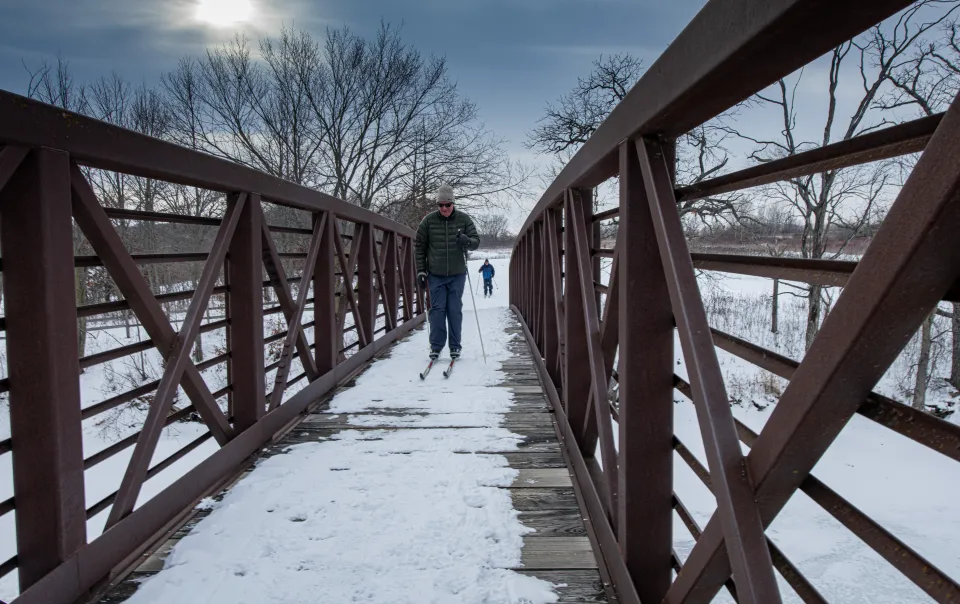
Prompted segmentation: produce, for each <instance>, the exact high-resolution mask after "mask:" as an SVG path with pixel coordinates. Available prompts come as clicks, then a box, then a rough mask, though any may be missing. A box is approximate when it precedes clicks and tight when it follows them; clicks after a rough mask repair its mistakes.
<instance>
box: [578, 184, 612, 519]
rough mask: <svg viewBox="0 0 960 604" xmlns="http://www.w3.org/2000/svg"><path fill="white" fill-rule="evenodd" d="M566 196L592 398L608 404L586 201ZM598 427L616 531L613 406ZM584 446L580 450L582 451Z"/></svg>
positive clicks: (601, 414)
mask: <svg viewBox="0 0 960 604" xmlns="http://www.w3.org/2000/svg"><path fill="white" fill-rule="evenodd" d="M567 195H571V196H573V197H574V208H573V211H572V212H571V213H570V215H571V216H572V218H573V224H572V225H568V228H572V229H573V236H574V241H575V243H576V256H577V257H576V262H577V266H578V267H579V268H580V297H581V300H582V304H583V312H584V318H585V320H584V324H585V326H586V331H587V355H588V358H589V360H590V395H589V396H590V398H592V399H593V400H594V401H604V402H606V400H607V380H606V379H605V375H606V373H605V371H604V357H603V352H602V350H601V343H600V342H601V338H600V325H599V323H600V319H599V316H600V315H599V313H598V312H597V298H596V296H594V288H593V287H592V285H593V271H592V268H593V266H592V263H591V260H590V243H589V242H588V240H587V227H586V224H585V221H584V216H583V212H582V211H581V210H580V208H578V207H577V206H578V205H581V204H582V203H583V201H582V200H581V199H578V194H577V193H576V192H575V191H572V190H571V191H567ZM593 407H594V415H595V422H596V423H595V425H596V426H597V431H598V432H599V435H600V458H601V460H602V461H603V475H604V480H605V481H606V483H607V484H606V487H607V488H606V493H605V499H606V504H607V513H608V515H609V519H610V524H611V526H613V527H616V519H615V515H616V509H617V453H616V449H615V448H614V445H613V424H612V423H611V417H610V406H609V405H604V404H597V405H594V406H593ZM589 416H590V410H589V408H588V409H587V418H586V421H585V422H584V424H587V423H589ZM582 445H583V443H581V449H582V448H583V446H582Z"/></svg>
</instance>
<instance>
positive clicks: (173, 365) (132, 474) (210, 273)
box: [106, 193, 248, 529]
mask: <svg viewBox="0 0 960 604" xmlns="http://www.w3.org/2000/svg"><path fill="white" fill-rule="evenodd" d="M247 198H248V195H247V194H246V193H242V194H240V195H239V196H237V197H236V198H233V199H231V200H230V202H228V204H227V211H226V213H225V214H224V216H223V221H222V222H221V223H220V228H219V230H217V236H216V238H215V239H214V241H213V247H211V248H210V255H209V257H208V258H207V263H206V264H205V265H204V266H203V272H201V274H200V280H199V281H198V283H197V289H196V290H195V291H194V293H193V298H192V299H191V300H190V308H189V309H187V314H186V316H185V317H184V319H183V324H182V325H181V326H180V333H179V334H178V335H177V338H176V339H175V340H174V342H173V346H172V347H171V349H170V354H169V355H168V356H167V362H166V364H165V365H164V368H163V376H162V377H161V378H160V385H158V386H157V392H156V394H155V395H154V398H153V402H152V403H151V404H150V410H149V411H148V412H147V418H146V419H145V420H144V422H143V430H141V432H140V437H139V438H138V439H137V444H136V446H135V447H134V449H133V455H132V456H131V457H130V463H129V464H128V465H127V471H126V473H125V474H124V475H123V480H122V481H121V482H120V488H119V489H118V491H117V497H116V499H115V500H114V502H113V507H112V508H111V509H110V514H109V516H108V517H107V523H106V528H107V529H109V528H110V527H111V526H113V525H114V524H116V523H117V522H119V521H120V520H122V519H123V518H124V517H125V516H126V515H127V514H129V513H130V512H131V511H133V506H134V504H136V502H137V496H138V495H139V494H140V489H141V487H142V486H143V483H144V481H145V480H146V477H147V470H148V469H149V466H150V459H151V458H152V457H153V453H154V451H155V450H156V448H157V441H159V440H160V433H161V431H162V430H163V427H164V425H165V423H166V419H167V415H168V414H169V412H170V407H171V405H173V396H174V394H176V391H177V386H179V384H180V378H181V377H182V376H183V372H184V370H185V369H186V367H187V365H190V366H192V364H191V363H190V348H191V347H192V346H193V343H194V340H196V338H197V332H198V330H199V329H200V322H201V321H202V320H203V313H204V311H206V309H207V303H208V302H209V301H210V294H211V293H212V292H213V286H214V284H216V281H217V276H218V275H219V274H220V269H221V268H222V267H223V261H224V259H225V258H226V256H227V248H228V247H229V245H230V239H231V238H232V237H233V232H234V231H235V230H236V228H237V222H238V221H239V219H240V211H241V210H242V209H243V206H244V204H245V203H246V202H247Z"/></svg>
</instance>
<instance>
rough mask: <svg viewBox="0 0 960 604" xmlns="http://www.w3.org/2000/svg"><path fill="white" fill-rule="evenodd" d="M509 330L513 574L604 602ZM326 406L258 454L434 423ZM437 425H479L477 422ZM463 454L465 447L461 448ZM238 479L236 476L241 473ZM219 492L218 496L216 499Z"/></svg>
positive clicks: (567, 598) (517, 341)
mask: <svg viewBox="0 0 960 604" xmlns="http://www.w3.org/2000/svg"><path fill="white" fill-rule="evenodd" d="M507 330H508V332H513V333H516V334H518V337H515V338H514V339H513V340H512V341H511V342H510V344H509V348H510V352H511V358H510V359H509V361H507V362H505V363H504V364H503V366H502V370H503V372H504V374H505V377H504V381H503V382H502V383H501V384H499V385H498V386H499V387H504V386H507V387H508V388H509V389H510V390H511V391H512V393H513V394H514V405H513V407H512V409H511V411H510V412H509V413H507V414H505V415H504V421H503V423H502V424H499V425H500V426H501V427H503V428H506V429H508V430H510V431H511V432H513V433H515V434H519V435H522V436H524V437H525V438H524V440H523V442H522V443H520V444H519V445H518V447H517V450H515V451H503V452H492V454H499V455H502V456H503V457H505V458H506V459H507V461H508V463H509V465H510V467H512V468H516V469H517V470H518V471H519V474H518V476H517V477H516V479H515V480H514V482H513V484H512V485H511V486H510V487H507V488H508V489H509V491H510V495H511V498H512V500H513V506H514V509H516V510H518V511H519V512H520V515H519V518H520V521H521V522H522V523H523V524H524V526H527V527H529V528H532V529H535V531H536V532H533V533H530V534H529V535H527V536H525V537H524V546H523V550H522V553H521V566H520V567H518V568H515V569H513V570H516V571H517V572H520V573H523V574H526V575H531V576H534V577H537V578H540V579H542V580H545V581H549V582H551V583H553V584H555V585H559V586H560V587H557V588H556V591H557V594H558V595H559V597H560V599H559V602H563V603H568V602H569V603H572V602H581V603H589V602H593V603H601V602H608V601H609V600H608V596H607V594H606V591H605V589H604V585H603V582H602V580H601V576H600V573H599V571H598V569H597V559H596V556H595V554H594V552H593V548H592V546H591V543H590V540H589V538H588V536H587V532H586V528H585V525H584V522H583V518H584V517H585V516H584V511H583V510H581V509H580V507H579V505H578V502H577V497H576V494H575V492H574V489H573V484H572V482H571V480H572V475H571V471H570V470H569V469H568V468H567V466H566V464H565V462H564V458H563V455H562V453H561V451H560V445H559V442H558V440H557V437H556V432H555V430H554V427H553V414H552V413H551V412H550V409H549V407H548V406H547V402H546V397H545V396H544V393H543V390H542V387H541V384H540V380H539V378H538V376H537V373H536V369H535V368H534V364H533V359H532V357H531V354H530V350H529V348H528V347H527V344H526V342H525V341H524V339H523V334H522V331H521V330H520V327H519V325H517V324H516V323H513V322H511V325H510V326H509V327H508V328H507ZM326 409H327V405H322V406H320V407H318V408H317V409H316V410H315V411H314V412H313V413H312V414H310V415H309V416H307V417H306V419H305V420H304V421H303V422H301V423H300V424H299V425H297V426H296V427H295V428H293V429H292V430H291V431H290V432H289V433H288V434H287V435H286V436H285V437H284V438H283V439H282V440H280V441H279V442H277V443H276V444H274V445H272V446H270V447H268V448H267V449H265V450H264V451H263V452H262V455H263V456H271V455H277V454H282V453H283V452H284V450H286V449H288V448H289V447H290V446H291V445H294V444H297V443H302V442H310V441H313V442H315V441H316V440H317V439H319V438H322V437H329V436H332V435H334V434H336V433H338V432H340V431H342V430H391V431H392V430H411V429H413V430H431V429H437V428H441V426H437V427H419V426H417V427H415V426H403V427H397V426H396V425H392V426H386V425H375V424H374V425H358V424H356V423H351V418H362V416H363V415H376V416H381V417H382V416H385V415H394V416H396V415H414V414H413V413H411V412H404V411H403V410H399V409H376V410H371V411H370V412H369V413H368V414H358V413H351V414H349V415H346V414H343V415H337V414H330V413H328V412H325V410H326ZM449 423H450V424H451V425H448V426H442V428H451V427H458V428H463V429H469V428H477V427H478V426H477V425H475V424H474V425H470V426H456V425H455V424H456V418H451V421H450V422H449ZM465 453H466V451H465ZM241 478H242V477H241ZM223 494H224V493H221V494H220V495H219V496H218V497H217V498H219V497H222V495H223ZM208 513H209V512H204V511H198V513H197V514H196V515H195V516H194V517H193V518H191V519H190V520H189V522H187V523H186V524H185V525H184V526H183V527H182V528H181V529H180V530H179V531H177V532H176V533H175V534H174V535H173V536H172V537H171V538H170V539H169V540H167V541H166V542H165V543H164V544H163V545H162V546H161V547H160V548H159V549H158V550H157V551H156V552H154V553H153V554H150V555H146V556H144V558H143V563H142V564H141V565H140V566H139V567H138V568H137V569H136V571H134V572H133V573H132V574H131V575H130V576H129V577H127V579H126V580H124V581H123V582H122V583H121V584H119V585H117V586H116V588H114V589H113V590H112V591H111V592H110V593H109V594H108V595H107V596H106V597H104V598H103V599H101V600H100V603H101V604H119V603H121V602H123V601H125V600H126V599H127V598H129V597H130V595H132V594H133V593H134V592H135V591H136V587H137V583H138V582H139V581H141V580H142V579H143V578H145V577H147V576H149V575H152V574H155V573H157V572H159V571H160V570H161V569H162V568H163V564H164V559H165V558H166V556H167V555H168V554H169V552H170V550H171V549H172V548H173V546H174V545H175V544H176V542H177V541H178V540H179V539H180V538H182V537H184V536H186V535H187V534H188V533H189V532H190V530H191V529H192V528H193V527H194V526H196V524H197V523H199V522H200V521H201V520H202V519H203V517H205V516H206V515H207V514H208Z"/></svg>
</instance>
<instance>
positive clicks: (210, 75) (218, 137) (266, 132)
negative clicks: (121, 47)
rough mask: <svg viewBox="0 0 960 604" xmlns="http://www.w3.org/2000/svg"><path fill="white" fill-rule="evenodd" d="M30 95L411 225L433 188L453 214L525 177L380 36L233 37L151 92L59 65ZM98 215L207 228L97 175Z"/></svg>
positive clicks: (429, 60) (183, 201)
mask: <svg viewBox="0 0 960 604" xmlns="http://www.w3.org/2000/svg"><path fill="white" fill-rule="evenodd" d="M29 75H30V80H29V83H28V90H27V92H28V95H29V96H31V97H33V98H36V99H39V100H41V101H44V102H46V103H50V104H53V105H57V106H60V107H63V108H65V109H68V110H71V111H76V112H79V113H83V114H86V115H90V116H92V117H95V118H97V119H101V120H104V121H107V122H110V123H113V124H117V125H120V126H123V127H125V128H129V129H131V130H135V131H137V132H142V133H144V134H147V135H150V136H153V137H157V138H161V139H164V140H169V141H172V142H175V143H177V144H180V145H183V146H185V147H188V148H191V149H196V150H200V151H204V152H206V153H210V154H212V155H216V156H219V157H223V158H225V159H229V160H231V161H235V162H237V163H240V164H243V165H246V166H250V167H252V168H255V169H258V170H261V171H264V172H266V173H268V174H272V175H274V176H277V177H280V178H284V179H286V180H290V181H292V182H295V183H298V184H301V185H304V186H307V187H311V188H315V189H318V190H322V191H324V192H327V193H329V194H331V195H334V196H335V197H338V198H341V199H345V200H347V201H349V202H351V203H355V204H357V205H359V206H361V207H364V208H367V209H370V210H373V211H375V212H378V213H381V214H384V215H387V216H389V217H391V218H397V219H399V220H401V221H404V222H407V223H412V222H415V221H417V220H419V218H420V217H421V216H422V210H423V209H424V208H423V206H424V202H425V201H429V200H430V199H431V196H432V194H433V191H434V190H435V189H436V187H437V186H438V185H439V184H441V183H448V184H450V185H452V186H453V187H454V189H456V191H457V197H458V200H459V201H460V202H461V204H462V205H463V207H465V208H468V209H469V208H475V209H481V208H482V209H487V208H490V207H491V206H493V207H497V206H498V204H499V203H501V202H502V201H503V199H504V198H506V197H509V196H511V195H516V194H520V193H522V192H523V187H524V185H525V184H526V182H527V180H528V177H529V172H528V171H527V170H526V169H524V168H523V167H522V166H520V165H518V164H516V163H514V162H512V161H511V160H510V158H509V156H508V154H507V153H506V152H505V151H504V150H503V147H502V141H501V140H500V139H499V138H497V137H496V136H494V135H493V134H492V133H491V132H489V131H487V130H486V129H485V128H484V126H483V124H482V123H481V122H480V121H479V119H478V111H477V107H476V105H475V104H473V103H472V102H470V101H469V100H468V99H465V98H463V96H462V95H461V94H460V93H459V91H458V90H457V86H456V83H455V82H454V80H453V79H452V77H451V74H450V73H449V69H448V67H447V64H446V62H445V60H444V59H443V58H439V57H424V56H422V55H421V54H420V52H419V51H418V50H417V49H416V48H414V47H412V46H410V45H408V44H406V43H404V41H403V40H402V39H401V37H400V32H399V31H398V30H397V29H396V28H393V27H391V26H390V25H387V24H384V25H382V26H381V28H380V30H379V32H378V33H377V35H376V36H375V37H374V38H372V39H369V40H368V39H365V38H363V37H361V36H358V35H355V34H353V33H352V32H351V31H350V30H349V29H346V28H341V29H329V30H327V32H326V33H325V35H324V36H323V37H322V38H320V39H318V38H316V37H314V36H313V35H312V34H310V33H307V32H300V31H295V30H292V29H285V30H283V31H281V32H280V34H279V35H278V36H277V37H264V38H260V39H259V40H257V41H256V42H255V43H254V42H251V41H250V40H248V39H246V38H244V37H237V38H235V39H234V40H233V41H232V42H231V43H229V44H227V45H225V46H222V47H215V48H209V49H207V51H206V53H205V54H204V55H203V56H199V57H184V58H183V59H181V60H180V62H179V63H178V64H177V66H176V67H175V68H174V69H173V70H172V71H169V72H167V73H163V74H162V75H161V77H160V81H159V84H158V85H156V86H147V85H146V84H139V85H135V84H133V83H132V82H130V81H128V80H126V79H124V78H123V77H122V76H120V75H118V74H116V73H113V74H109V75H104V76H102V77H100V78H98V79H96V80H95V81H92V82H85V83H81V82H77V81H76V80H75V78H74V76H73V74H72V73H71V69H70V66H69V63H68V62H67V61H66V60H65V59H63V58H59V59H58V60H57V61H56V63H54V64H49V63H43V64H41V65H40V66H39V67H38V68H36V69H35V70H32V71H31V72H30V74H29ZM100 181H101V182H100V183H98V184H101V185H102V186H101V187H100V188H101V190H100V191H98V192H99V193H101V195H102V201H103V203H104V204H105V205H110V206H112V207H125V208H137V209H145V210H154V209H157V210H159V209H164V210H169V211H177V212H186V213H191V214H197V215H206V214H208V213H210V212H212V211H216V210H217V209H219V208H218V207H216V203H212V201H213V200H212V199H211V198H210V196H209V195H203V194H199V193H197V192H194V191H192V190H189V189H185V188H181V187H171V186H167V185H165V184H162V183H157V182H155V181H151V180H149V179H136V178H131V177H125V176H122V175H116V174H108V175H104V176H103V177H102V178H101V179H100Z"/></svg>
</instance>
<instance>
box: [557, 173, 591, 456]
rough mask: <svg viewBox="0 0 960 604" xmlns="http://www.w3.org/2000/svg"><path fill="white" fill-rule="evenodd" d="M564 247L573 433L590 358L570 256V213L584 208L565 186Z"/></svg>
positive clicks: (580, 418)
mask: <svg viewBox="0 0 960 604" xmlns="http://www.w3.org/2000/svg"><path fill="white" fill-rule="evenodd" d="M563 207H564V215H565V220H564V224H565V228H564V232H563V234H564V249H565V250H566V259H565V260H566V261H565V262H564V264H565V265H566V275H567V277H566V282H565V284H566V289H565V290H564V292H563V303H564V323H565V325H564V342H565V343H566V358H565V363H566V370H565V374H566V384H565V387H564V389H563V399H564V402H563V405H564V407H565V408H566V409H567V417H568V419H569V422H570V427H571V428H572V429H573V432H574V434H581V433H582V432H583V429H584V425H585V423H586V415H587V397H588V396H589V394H590V358H589V355H588V352H587V327H586V317H585V316H584V307H583V299H582V296H581V294H580V290H581V279H580V267H579V266H578V264H577V261H576V260H575V259H574V254H575V253H576V242H575V235H574V229H573V213H574V212H580V213H581V214H583V215H584V216H589V215H588V213H587V212H586V211H585V208H584V204H583V198H582V197H581V194H580V192H579V191H574V190H568V191H567V192H566V195H565V199H564V204H563ZM578 444H580V443H578ZM583 455H584V457H588V458H589V457H593V456H594V451H592V450H590V451H583Z"/></svg>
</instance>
